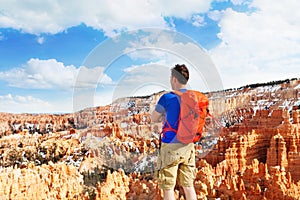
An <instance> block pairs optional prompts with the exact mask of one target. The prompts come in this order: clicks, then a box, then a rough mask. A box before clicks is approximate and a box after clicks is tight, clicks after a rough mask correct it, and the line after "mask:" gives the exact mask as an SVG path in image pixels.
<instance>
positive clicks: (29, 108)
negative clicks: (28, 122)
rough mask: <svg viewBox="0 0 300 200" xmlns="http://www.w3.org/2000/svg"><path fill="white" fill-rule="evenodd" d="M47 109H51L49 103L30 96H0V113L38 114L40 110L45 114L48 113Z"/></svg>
mask: <svg viewBox="0 0 300 200" xmlns="http://www.w3.org/2000/svg"><path fill="white" fill-rule="evenodd" d="M49 108H51V105H50V103H49V102H47V101H43V100H41V99H39V98H35V97H32V96H20V95H12V94H7V95H3V96H0V110H1V112H14V113H20V112H27V113H34V112H40V111H41V110H43V111H44V112H47V111H49Z"/></svg>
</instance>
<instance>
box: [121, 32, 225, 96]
mask: <svg viewBox="0 0 300 200" xmlns="http://www.w3.org/2000/svg"><path fill="white" fill-rule="evenodd" d="M143 48H144V49H143ZM126 52H130V53H129V54H128V56H130V57H131V58H133V59H142V60H144V61H150V62H148V64H149V65H156V66H157V65H161V66H167V67H168V68H169V69H170V68H171V67H173V66H174V65H175V64H178V63H179V64H181V63H184V64H186V65H187V66H188V67H189V68H190V71H191V73H190V74H191V80H190V81H189V83H190V85H191V87H192V88H194V89H198V90H201V91H203V90H205V91H210V90H217V89H218V90H219V89H222V83H221V80H220V76H219V73H218V70H217V69H216V67H215V66H214V65H213V63H212V61H211V59H210V58H209V55H208V54H207V53H206V52H205V51H204V50H203V49H201V47H200V46H199V45H198V44H197V43H195V42H193V41H192V40H191V39H190V38H188V37H186V36H184V35H181V34H178V33H177V34H175V33H174V32H160V31H158V32H155V31H153V33H151V34H149V35H147V36H145V37H140V38H139V39H137V40H136V41H134V42H131V43H130V46H128V47H127V48H126V49H125V50H124V53H126ZM153 58H154V59H153ZM145 63H146V62H145ZM138 67H140V66H138ZM138 67H137V66H132V67H130V68H127V69H126V70H125V72H132V71H135V70H136V69H137V68H138ZM154 67H155V66H154ZM169 69H168V71H167V72H166V73H165V74H161V73H159V72H157V74H160V75H162V76H164V77H163V78H164V79H166V77H167V79H168V77H169V72H170V71H169ZM147 76H151V74H148V73H147V71H145V73H144V79H143V78H141V80H147ZM133 77H135V76H133ZM136 77H138V76H136ZM141 77H142V76H141ZM154 77H155V78H158V76H157V75H154ZM132 80H133V81H134V78H133V79H132ZM124 85H125V84H124Z"/></svg>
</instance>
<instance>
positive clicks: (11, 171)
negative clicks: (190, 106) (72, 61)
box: [0, 79, 300, 200]
mask: <svg viewBox="0 0 300 200" xmlns="http://www.w3.org/2000/svg"><path fill="white" fill-rule="evenodd" d="M164 92H165V91H162V92H158V93H155V94H152V95H149V96H143V97H126V98H121V99H118V100H116V101H114V102H112V103H111V104H110V105H107V106H100V107H93V108H86V109H84V110H81V111H78V112H75V113H70V114H56V115H54V114H12V113H0V152H1V154H0V199H24V198H25V199H86V200H87V199H104V200H105V199H108V200H110V199H132V200H135V199H143V200H144V199H146V200H147V199H149V200H150V199H151V200H152V199H158V200H159V199H163V194H162V192H161V191H160V190H159V189H158V186H157V182H156V180H155V178H154V171H155V169H156V167H157V166H156V158H157V155H158V147H159V132H160V130H161V127H162V124H161V123H151V120H150V113H151V111H152V110H153V109H154V106H155V104H156V102H157V101H158V99H159V97H160V96H161V95H162V94H163V93H164ZM206 95H207V96H208V97H209V100H210V103H209V110H210V112H211V113H212V114H213V116H214V117H215V118H216V119H218V121H219V122H220V124H221V125H220V124H215V123H214V119H212V118H209V117H208V118H207V127H206V128H205V132H204V135H203V138H202V140H201V142H199V143H197V144H196V150H197V154H196V166H197V173H196V180H195V183H194V185H195V188H196V193H197V197H198V199H284V200H289V199H291V200H292V199H300V80H298V79H292V80H282V81H277V82H269V83H265V84H255V85H248V86H244V87H240V88H235V89H228V90H224V91H216V92H210V93H206ZM175 195H176V198H177V199H181V200H182V199H184V193H183V191H182V188H180V187H178V186H176V188H175Z"/></svg>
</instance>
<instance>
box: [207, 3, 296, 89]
mask: <svg viewBox="0 0 300 200" xmlns="http://www.w3.org/2000/svg"><path fill="white" fill-rule="evenodd" d="M250 7H252V8H253V10H254V11H253V12H250V13H241V12H236V11H234V10H232V9H230V8H229V9H227V10H225V11H224V12H223V13H222V17H221V18H220V21H219V26H220V33H219V34H218V37H219V38H220V39H221V40H222V42H221V43H220V44H219V45H218V46H217V47H216V48H214V49H212V50H211V52H210V53H211V55H212V58H213V61H214V63H215V64H216V66H217V67H218V68H219V69H220V72H221V76H222V78H223V83H224V84H225V87H226V88H230V87H239V86H242V85H245V84H246V83H257V82H267V81H273V80H278V79H285V78H292V77H299V76H300V74H299V65H300V57H299V55H300V42H299V41H300V34H299V31H297V30H300V21H299V20H297V19H299V18H300V14H299V12H297V11H296V8H299V7H300V2H299V1H296V0H292V1H291V2H289V3H288V4H287V3H285V2H283V1H272V0H264V1H257V0H254V1H253V3H252V4H250Z"/></svg>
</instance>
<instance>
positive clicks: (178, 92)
mask: <svg viewBox="0 0 300 200" xmlns="http://www.w3.org/2000/svg"><path fill="white" fill-rule="evenodd" d="M172 93H174V94H176V95H178V96H181V95H182V94H183V92H180V91H178V90H172Z"/></svg>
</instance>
